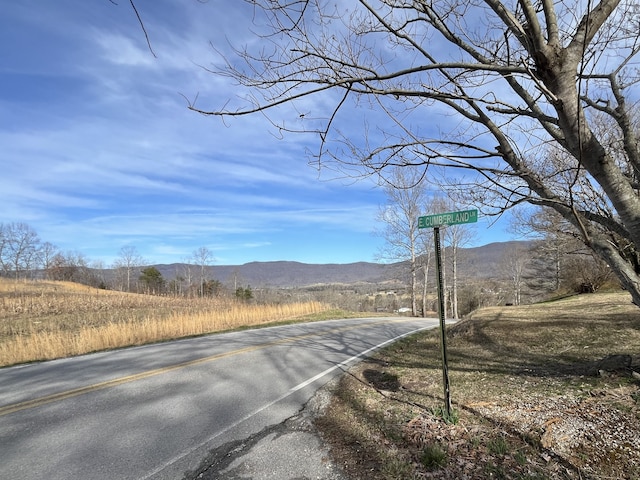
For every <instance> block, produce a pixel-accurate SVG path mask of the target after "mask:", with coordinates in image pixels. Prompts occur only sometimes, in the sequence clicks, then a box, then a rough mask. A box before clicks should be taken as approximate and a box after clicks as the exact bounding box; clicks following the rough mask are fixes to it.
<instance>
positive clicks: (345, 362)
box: [140, 325, 437, 480]
mask: <svg viewBox="0 0 640 480" xmlns="http://www.w3.org/2000/svg"><path fill="white" fill-rule="evenodd" d="M435 327H437V325H429V326H424V327H420V328H418V329H416V330H412V331H410V332H407V333H403V334H402V335H399V336H397V337H394V338H390V339H389V340H385V341H384V342H382V343H379V344H378V345H375V346H373V347H371V348H368V349H367V350H364V351H362V352H360V353H358V354H357V355H354V356H353V357H350V358H348V359H346V360H343V361H342V362H340V363H338V364H336V365H334V366H333V367H330V368H327V369H326V370H325V371H323V372H320V373H319V374H317V375H315V376H313V377H311V378H310V379H308V380H305V381H304V382H302V383H299V384H298V385H296V386H295V387H292V388H291V389H290V390H289V391H288V392H287V393H285V394H284V395H282V396H280V397H278V398H276V399H275V400H273V401H271V402H269V403H267V404H266V405H264V406H262V407H260V408H259V409H257V410H255V411H253V412H251V413H248V414H247V415H245V416H244V417H242V418H241V419H240V420H238V421H237V422H235V423H234V424H233V425H229V426H228V427H226V428H224V429H223V430H221V431H219V432H218V433H216V434H215V435H212V436H210V437H209V438H207V439H206V440H205V441H204V442H201V443H200V444H198V445H196V446H195V447H192V448H190V449H189V450H187V451H186V452H185V453H183V454H181V455H179V456H176V457H174V458H172V459H171V460H169V461H167V462H165V463H164V464H163V465H161V466H160V467H158V468H156V469H155V470H153V471H151V472H149V473H148V474H146V475H145V476H144V477H140V480H146V479H148V478H151V477H153V476H154V475H156V474H158V473H160V472H161V471H162V470H164V469H165V468H167V467H169V466H170V465H173V464H174V463H176V462H178V461H179V460H181V459H183V458H185V457H187V456H189V455H190V454H191V453H193V452H195V451H196V450H198V449H199V448H201V447H202V446H204V445H206V444H208V443H210V442H211V441H212V440H214V439H216V438H217V437H219V436H221V435H224V434H225V433H227V432H228V431H229V430H232V429H234V428H236V427H237V426H238V425H240V424H241V423H243V422H246V421H247V420H249V419H250V418H251V417H253V416H254V415H258V414H259V413H261V412H263V411H264V410H266V409H268V408H270V407H272V406H273V405H275V404H276V403H278V402H280V401H282V400H284V399H285V398H287V397H288V396H289V395H291V394H293V393H294V392H297V391H298V390H302V389H303V388H305V387H307V386H308V385H311V384H312V383H314V382H315V381H316V380H319V379H320V378H322V377H324V376H325V375H327V374H329V373H331V372H333V371H334V370H337V369H339V368H340V369H342V368H343V367H346V366H347V365H349V364H350V363H352V362H354V361H355V360H357V359H359V358H361V357H364V356H365V355H368V354H369V353H371V352H373V351H374V350H378V349H379V348H382V347H384V346H385V345H388V344H389V343H392V342H395V341H397V340H399V339H401V338H403V337H406V336H408V335H412V334H414V333H417V332H420V331H422V330H427V329H430V328H435Z"/></svg>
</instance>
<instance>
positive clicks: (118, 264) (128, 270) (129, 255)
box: [113, 245, 145, 292]
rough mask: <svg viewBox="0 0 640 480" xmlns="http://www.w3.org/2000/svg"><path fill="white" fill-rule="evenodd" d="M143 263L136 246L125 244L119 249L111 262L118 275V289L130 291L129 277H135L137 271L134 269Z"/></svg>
mask: <svg viewBox="0 0 640 480" xmlns="http://www.w3.org/2000/svg"><path fill="white" fill-rule="evenodd" d="M144 263H145V261H144V259H143V258H142V256H141V255H140V254H139V253H138V250H137V249H136V247H134V246H132V245H125V246H124V247H122V248H121V249H120V253H119V256H118V258H116V260H115V262H114V263H113V268H115V269H116V271H117V274H118V276H119V280H120V282H119V283H120V287H119V288H120V290H124V291H126V292H130V291H131V278H132V276H133V278H137V274H138V272H137V271H136V270H137V269H138V268H140V266H142V265H144Z"/></svg>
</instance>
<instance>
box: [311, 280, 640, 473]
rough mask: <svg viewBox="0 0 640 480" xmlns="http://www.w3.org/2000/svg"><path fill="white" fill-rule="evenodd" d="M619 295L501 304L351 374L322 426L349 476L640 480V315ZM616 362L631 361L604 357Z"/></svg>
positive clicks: (399, 346)
mask: <svg viewBox="0 0 640 480" xmlns="http://www.w3.org/2000/svg"><path fill="white" fill-rule="evenodd" d="M630 300H631V298H630V296H629V295H628V294H626V293H623V292H616V293H606V294H593V295H580V296H575V297H571V298H566V299H563V300H558V301H553V302H547V303H541V304H537V305H527V306H520V307H491V308H485V309H481V310H479V311H477V312H475V313H474V314H473V315H472V317H471V318H469V319H466V320H464V321H461V322H459V323H458V324H457V325H454V326H450V327H448V333H447V339H448V352H449V372H450V379H451V398H452V402H453V414H452V418H445V417H446V415H443V413H444V412H443V410H444V400H443V397H444V393H443V382H442V369H441V365H442V363H441V351H440V340H439V334H438V332H437V331H431V332H426V333H424V334H419V335H415V336H412V337H408V338H407V339H404V340H401V341H399V342H396V343H395V344H394V345H392V346H390V347H389V348H387V349H385V350H384V351H380V352H378V353H376V354H374V355H373V356H372V357H370V358H368V359H367V360H365V361H364V362H362V363H361V364H359V365H357V366H355V367H354V368H353V369H351V371H350V375H345V376H343V377H342V379H341V381H340V383H339V385H338V386H337V387H336V391H335V395H334V397H333V400H332V403H331V405H330V406H329V408H327V410H326V412H327V413H326V414H325V416H324V417H323V418H320V419H319V420H318V421H317V425H318V426H319V427H320V429H321V431H322V432H323V434H324V436H325V438H326V439H327V440H329V442H330V443H331V445H332V452H333V454H334V456H335V458H336V459H337V460H338V462H339V463H340V464H341V465H342V466H344V468H345V469H346V470H347V471H348V472H349V474H350V478H353V479H354V480H355V479H367V480H390V479H398V480H409V479H428V478H429V479H430V478H437V479H453V478H455V479H467V480H476V479H477V480H480V479H482V480H484V479H491V478H495V479H518V480H532V479H539V480H543V479H576V480H582V479H613V478H615V479H634V480H637V479H640V376H637V377H634V375H633V374H632V372H634V371H635V372H637V373H640V309H639V308H638V307H636V306H634V305H632V304H631V301H630ZM612 355H617V356H619V357H616V358H618V359H620V360H622V361H621V363H617V362H612V363H611V364H610V365H606V364H605V363H603V362H602V360H603V359H604V358H606V357H609V358H611V357H610V356H612Z"/></svg>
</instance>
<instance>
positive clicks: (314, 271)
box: [154, 241, 532, 288]
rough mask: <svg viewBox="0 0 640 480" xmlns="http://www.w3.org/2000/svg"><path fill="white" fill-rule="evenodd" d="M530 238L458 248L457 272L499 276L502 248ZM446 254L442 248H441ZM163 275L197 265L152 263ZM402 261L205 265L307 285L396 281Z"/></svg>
mask: <svg viewBox="0 0 640 480" xmlns="http://www.w3.org/2000/svg"><path fill="white" fill-rule="evenodd" d="M531 244H532V242H531V241H510V242H496V243H490V244H488V245H484V246H481V247H474V248H461V249H459V257H458V258H459V262H458V263H459V274H460V275H464V276H467V277H472V278H477V279H483V278H492V277H496V276H499V270H500V265H501V262H502V261H503V258H504V256H505V254H506V252H508V251H510V250H513V249H525V248H529V247H530V246H531ZM445 255H446V251H445ZM154 266H155V267H156V268H157V269H158V270H159V271H160V273H162V276H163V277H164V278H165V279H173V278H176V277H178V276H182V277H184V276H185V272H186V271H187V269H191V275H192V276H193V277H198V275H199V269H200V267H199V266H196V265H187V264H183V263H174V264H169V265H166V264H162V265H154ZM404 267H406V262H396V263H373V262H356V263H346V264H337V263H332V264H310V263H300V262H294V261H273V262H249V263H245V264H243V265H213V266H209V267H206V268H207V277H208V278H214V279H216V280H219V281H220V282H222V283H224V284H227V285H234V284H235V285H238V286H246V285H250V286H252V287H272V288H290V287H308V286H312V285H326V284H343V285H344V284H347V285H349V284H357V283H370V284H384V283H389V282H394V281H397V280H398V279H400V278H402V275H403V272H404V271H406V268H404Z"/></svg>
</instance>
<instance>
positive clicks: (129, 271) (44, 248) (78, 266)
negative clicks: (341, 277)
mask: <svg viewBox="0 0 640 480" xmlns="http://www.w3.org/2000/svg"><path fill="white" fill-rule="evenodd" d="M213 262H214V257H213V254H212V252H211V251H210V250H209V249H207V248H206V247H200V248H198V249H196V250H194V251H193V253H192V254H191V256H190V257H188V258H186V259H184V263H182V264H180V266H179V267H177V268H178V271H176V272H175V276H174V278H173V279H171V280H169V281H167V280H166V279H165V278H163V276H162V273H161V272H160V271H159V270H158V269H157V268H156V267H154V266H148V261H147V260H145V259H144V257H143V256H142V255H141V254H140V253H139V252H138V250H137V249H136V247H134V246H131V245H125V246H124V247H122V248H121V249H120V251H119V252H118V256H117V257H116V259H115V260H114V262H113V263H112V264H111V265H109V266H107V265H105V264H104V263H103V262H101V261H92V260H90V259H89V258H87V257H86V256H85V255H84V254H82V253H80V252H77V251H71V252H66V253H65V252H62V251H61V250H60V249H59V248H58V247H56V246H55V245H53V244H52V243H50V242H46V241H42V240H41V239H40V236H39V235H38V233H37V232H36V231H35V230H34V229H33V228H32V227H31V226H29V225H28V224H27V223H23V222H12V223H0V274H1V275H2V276H4V277H8V278H14V279H47V280H60V281H72V282H78V283H82V284H85V285H90V286H93V287H96V288H105V289H112V290H119V291H123V292H136V293H149V294H174V295H184V296H219V295H223V294H224V295H232V296H235V297H237V298H239V299H241V300H245V301H249V300H251V299H253V292H252V290H251V287H250V286H240V285H237V284H236V285H234V286H233V288H228V287H225V286H224V285H222V283H221V282H219V281H218V280H215V279H214V278H212V272H213V266H212V264H213Z"/></svg>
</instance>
